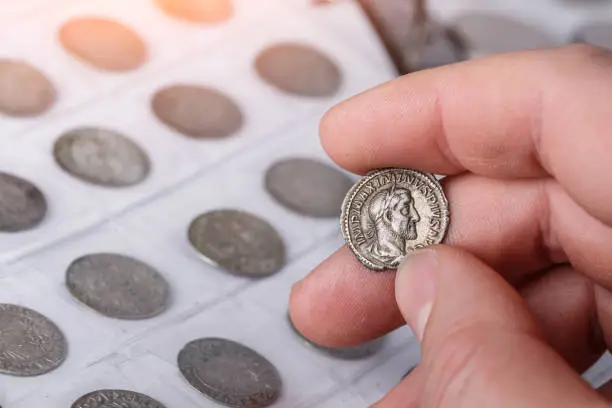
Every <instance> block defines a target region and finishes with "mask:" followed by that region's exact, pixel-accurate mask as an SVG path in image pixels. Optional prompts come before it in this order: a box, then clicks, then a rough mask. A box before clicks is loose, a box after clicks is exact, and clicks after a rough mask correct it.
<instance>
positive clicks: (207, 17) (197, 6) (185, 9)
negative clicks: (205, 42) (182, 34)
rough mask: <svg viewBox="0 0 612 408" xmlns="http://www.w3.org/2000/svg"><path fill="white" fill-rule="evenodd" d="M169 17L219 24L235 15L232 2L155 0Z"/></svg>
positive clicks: (214, 0)
mask: <svg viewBox="0 0 612 408" xmlns="http://www.w3.org/2000/svg"><path fill="white" fill-rule="evenodd" d="M155 2H156V3H157V5H158V6H159V7H160V8H161V9H162V10H164V11H165V12H166V13H168V14H169V15H171V16H173V17H176V18H179V19H181V20H185V21H190V22H198V23H218V22H221V21H225V20H227V19H229V18H230V17H231V16H232V15H233V14H234V4H233V1H231V0H155Z"/></svg>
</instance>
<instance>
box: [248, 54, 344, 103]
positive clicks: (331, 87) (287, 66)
mask: <svg viewBox="0 0 612 408" xmlns="http://www.w3.org/2000/svg"><path fill="white" fill-rule="evenodd" d="M255 69H256V70H257V73H258V74H259V76H260V77H261V78H262V79H263V80H264V81H266V82H267V83H269V84H270V85H272V86H274V87H276V88H278V89H280V90H281V91H284V92H288V93H291V94H296V95H301V96H307V97H328V96H332V95H334V94H336V93H337V92H338V91H339V90H340V86H341V85H342V74H341V72H340V69H339V68H338V66H337V65H336V64H335V63H334V62H333V61H332V60H331V59H330V58H329V57H327V56H326V55H324V54H323V53H321V52H320V51H318V50H316V49H314V48H312V47H310V46H307V45H303V44H297V43H282V44H277V45H273V46H270V47H268V48H266V49H265V50H263V51H262V52H261V53H260V54H259V55H258V56H257V58H256V60H255Z"/></svg>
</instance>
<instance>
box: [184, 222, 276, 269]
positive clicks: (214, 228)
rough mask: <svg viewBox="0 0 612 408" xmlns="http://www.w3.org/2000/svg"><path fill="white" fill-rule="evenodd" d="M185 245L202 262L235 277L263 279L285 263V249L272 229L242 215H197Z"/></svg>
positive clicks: (266, 223) (268, 225)
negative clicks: (196, 254)
mask: <svg viewBox="0 0 612 408" xmlns="http://www.w3.org/2000/svg"><path fill="white" fill-rule="evenodd" d="M189 242H190V243H191V245H192V246H193V247H194V248H195V250H196V251H198V253H199V254H200V255H201V256H202V258H203V259H204V260H205V261H207V262H209V263H211V264H212V265H214V266H216V267H219V268H222V269H225V270H226V271H228V272H231V273H234V274H237V275H242V276H249V277H264V276H268V275H272V274H274V273H276V272H278V271H279V270H280V269H281V268H282V266H283V265H284V263H285V245H284V243H283V240H282V239H281V237H280V236H279V234H278V232H276V230H275V229H274V227H272V226H271V225H270V224H269V223H268V222H267V221H265V220H263V219H261V218H259V217H256V216H254V215H252V214H249V213H246V212H243V211H238V210H215V211H211V212H208V213H205V214H202V215H200V216H199V217H197V218H196V219H195V220H193V222H192V223H191V225H190V227H189Z"/></svg>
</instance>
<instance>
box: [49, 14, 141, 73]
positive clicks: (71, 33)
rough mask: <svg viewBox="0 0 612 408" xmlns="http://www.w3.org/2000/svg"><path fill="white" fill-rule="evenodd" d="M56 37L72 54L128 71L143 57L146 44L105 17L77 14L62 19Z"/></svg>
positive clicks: (114, 68)
mask: <svg viewBox="0 0 612 408" xmlns="http://www.w3.org/2000/svg"><path fill="white" fill-rule="evenodd" d="M59 40H60V42H61V44H62V45H63V47H64V48H65V49H66V50H67V51H68V52H70V53H71V54H72V55H74V56H76V57H78V58H79V59H81V60H82V61H85V62H87V63H88V64H90V65H93V66H95V67H97V68H100V69H103V70H108V71H131V70H134V69H136V68H138V67H140V66H141V65H142V64H144V62H145V60H146V58H147V47H146V45H145V44H144V42H143V40H142V39H141V37H140V36H139V35H138V33H136V32H135V31H134V30H132V29H131V28H129V27H126V26H125V25H123V24H121V23H119V22H117V21H114V20H109V19H105V18H99V17H80V18H76V19H73V20H70V21H68V22H66V23H65V24H64V25H63V26H62V28H61V29H60V31H59Z"/></svg>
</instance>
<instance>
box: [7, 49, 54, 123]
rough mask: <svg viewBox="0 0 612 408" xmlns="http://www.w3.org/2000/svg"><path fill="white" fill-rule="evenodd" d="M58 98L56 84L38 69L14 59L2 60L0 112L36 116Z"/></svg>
mask: <svg viewBox="0 0 612 408" xmlns="http://www.w3.org/2000/svg"><path fill="white" fill-rule="evenodd" d="M55 98H56V91H55V87H54V86H53V84H52V83H51V81H49V79H48V78H47V77H46V76H45V74H43V73H42V72H40V71H39V70H38V69H37V68H35V67H33V66H32V65H30V64H28V63H26V62H24V61H17V60H12V59H0V112H2V113H4V114H6V115H9V116H36V115H40V114H42V113H43V112H45V111H46V110H48V109H49V108H50V107H51V106H52V105H53V104H54V103H55Z"/></svg>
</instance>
